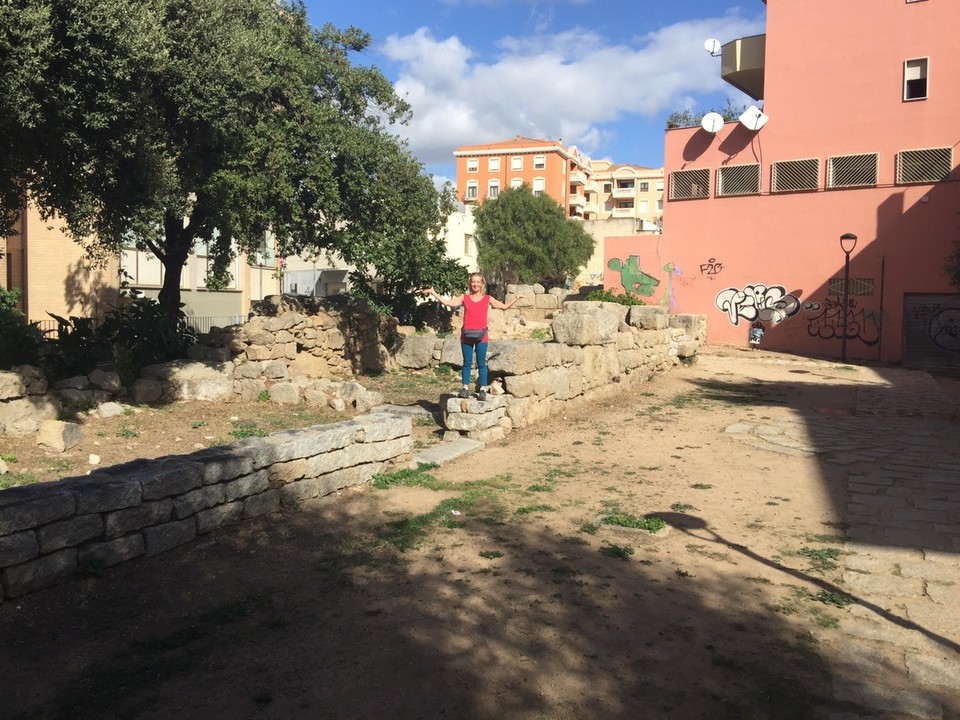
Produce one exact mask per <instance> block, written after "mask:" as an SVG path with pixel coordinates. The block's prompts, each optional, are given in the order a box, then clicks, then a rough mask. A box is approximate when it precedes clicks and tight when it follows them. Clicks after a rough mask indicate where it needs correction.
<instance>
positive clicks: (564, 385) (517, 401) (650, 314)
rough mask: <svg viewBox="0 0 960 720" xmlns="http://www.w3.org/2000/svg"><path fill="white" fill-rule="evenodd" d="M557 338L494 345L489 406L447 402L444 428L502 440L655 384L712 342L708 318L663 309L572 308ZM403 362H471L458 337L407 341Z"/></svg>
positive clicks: (555, 329)
mask: <svg viewBox="0 0 960 720" xmlns="http://www.w3.org/2000/svg"><path fill="white" fill-rule="evenodd" d="M491 332H493V331H492V330H491ZM551 332H552V334H553V338H554V339H553V341H552V342H538V341H535V340H497V339H493V340H491V341H490V345H489V349H488V351H487V357H488V359H487V365H488V369H489V372H490V385H491V393H490V394H489V395H488V397H487V400H486V401H485V402H482V403H481V402H478V401H477V400H475V399H473V398H470V399H467V400H465V399H461V398H457V397H454V396H452V395H444V396H443V397H441V414H442V422H443V424H444V426H445V427H446V428H448V429H450V430H455V431H457V432H458V433H460V434H462V435H466V436H467V437H469V438H473V439H477V440H483V441H490V440H496V439H499V438H502V437H503V436H504V435H505V434H506V433H507V432H509V431H510V430H512V429H514V428H522V427H526V426H527V425H529V424H531V423H534V422H537V421H538V420H542V419H543V418H545V417H547V416H549V415H551V414H553V413H556V412H559V411H561V410H563V408H564V406H565V404H566V403H568V402H574V401H589V400H590V399H592V398H599V397H601V396H604V395H609V394H610V393H611V392H616V390H617V388H618V387H621V386H623V385H625V384H629V383H636V382H643V381H645V380H648V379H649V378H650V377H652V376H653V374H654V373H656V372H659V371H663V370H666V369H668V368H670V367H672V366H673V365H674V364H676V363H678V362H680V361H681V360H683V359H684V358H689V357H692V356H693V355H695V354H696V352H697V350H698V349H699V347H700V345H701V343H702V342H703V341H704V339H705V337H706V317H705V316H703V315H670V314H668V312H667V310H666V308H663V307H649V306H632V307H628V306H625V305H618V304H615V303H601V302H569V303H567V304H566V305H564V312H563V313H562V314H560V315H558V316H557V317H555V318H554V319H553V322H552V324H551ZM396 359H397V362H398V363H399V364H400V365H403V366H406V367H428V366H431V365H438V364H440V363H445V364H449V365H451V366H453V367H457V368H459V367H461V366H462V364H463V360H462V354H461V351H460V340H459V337H458V336H455V335H452V336H447V337H445V338H440V337H437V336H435V335H421V336H413V337H408V338H405V339H404V341H403V344H402V346H401V348H400V349H399V350H398V352H397V355H396Z"/></svg>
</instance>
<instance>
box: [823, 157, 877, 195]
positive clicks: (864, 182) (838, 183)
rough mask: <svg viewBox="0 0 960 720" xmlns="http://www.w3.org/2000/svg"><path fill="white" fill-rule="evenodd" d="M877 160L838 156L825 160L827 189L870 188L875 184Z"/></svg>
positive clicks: (874, 158) (875, 158)
mask: <svg viewBox="0 0 960 720" xmlns="http://www.w3.org/2000/svg"><path fill="white" fill-rule="evenodd" d="M878 164H879V159H878V157H877V154H876V153H871V154H869V155H840V156H838V157H832V158H827V187H828V188H853V187H872V186H875V185H876V184H877V169H878Z"/></svg>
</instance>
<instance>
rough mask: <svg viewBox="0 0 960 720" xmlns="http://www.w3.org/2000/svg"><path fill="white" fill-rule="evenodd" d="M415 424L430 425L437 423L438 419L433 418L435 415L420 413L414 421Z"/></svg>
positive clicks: (419, 425)
mask: <svg viewBox="0 0 960 720" xmlns="http://www.w3.org/2000/svg"><path fill="white" fill-rule="evenodd" d="M413 424H414V426H415V427H430V426H431V425H436V424H437V421H436V420H434V419H433V415H420V416H418V417H417V419H416V420H414V421H413Z"/></svg>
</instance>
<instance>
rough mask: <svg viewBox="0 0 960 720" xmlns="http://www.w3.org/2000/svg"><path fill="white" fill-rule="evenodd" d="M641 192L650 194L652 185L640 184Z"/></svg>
mask: <svg viewBox="0 0 960 720" xmlns="http://www.w3.org/2000/svg"><path fill="white" fill-rule="evenodd" d="M640 192H650V183H648V182H642V183H640Z"/></svg>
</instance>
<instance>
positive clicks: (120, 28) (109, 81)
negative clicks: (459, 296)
mask: <svg viewBox="0 0 960 720" xmlns="http://www.w3.org/2000/svg"><path fill="white" fill-rule="evenodd" d="M7 21H10V22H9V24H8V22H7ZM0 23H2V25H3V29H2V30H0V72H2V77H3V78H4V82H5V84H4V85H2V86H0V90H2V95H0V123H2V125H0V130H9V131H10V132H9V134H6V133H5V137H6V138H7V139H6V140H0V157H4V156H6V157H5V159H0V163H2V164H0V218H2V220H3V221H5V223H4V224H5V226H6V228H9V227H10V224H11V220H12V219H13V218H14V217H15V216H16V212H17V211H18V210H19V209H20V207H21V203H22V198H23V197H24V193H29V195H30V197H31V199H32V200H33V201H34V202H36V203H37V205H38V206H39V207H40V208H41V210H43V211H44V212H46V213H48V214H52V213H57V214H59V215H61V216H62V217H63V218H64V220H65V222H66V224H67V227H68V229H69V231H70V232H71V234H72V235H73V236H74V238H75V239H76V240H78V241H79V242H82V243H85V244H86V246H87V250H88V252H89V254H90V255H91V256H92V257H94V258H97V257H99V258H104V257H107V256H111V255H116V254H117V253H118V252H119V251H120V249H121V248H122V247H123V246H124V245H129V244H135V245H137V246H138V247H140V248H141V249H147V250H150V251H152V252H153V253H154V254H155V255H156V256H157V257H158V258H159V259H160V261H161V262H162V263H163V266H164V271H165V272H164V282H163V287H162V289H161V292H160V298H159V299H160V303H161V305H163V306H164V307H165V308H167V310H168V311H169V312H170V313H171V314H174V313H175V312H176V310H177V308H178V307H179V303H180V289H179V288H180V275H181V270H182V268H183V265H184V263H185V262H186V260H187V258H188V256H189V254H190V253H191V252H192V251H193V248H194V246H195V244H196V243H198V242H204V243H206V244H207V246H208V248H209V250H208V252H209V253H210V254H211V255H212V256H213V258H214V263H213V269H212V272H211V276H210V278H209V279H208V283H209V284H211V286H213V287H216V286H217V285H218V284H222V283H223V282H225V281H226V279H227V270H226V268H227V267H228V265H229V260H230V259H231V258H232V257H233V256H234V254H235V253H236V252H237V251H246V252H255V251H256V250H257V249H258V248H259V247H260V246H261V243H262V242H263V238H264V236H265V233H266V232H267V231H268V230H269V231H271V232H272V233H273V235H274V236H275V237H276V238H277V239H278V242H279V245H280V248H279V250H280V252H281V253H282V254H289V253H296V252H305V253H317V252H321V251H324V250H334V251H338V252H339V253H340V254H341V255H342V256H343V257H344V259H346V260H347V261H348V262H356V264H357V265H358V266H359V267H361V268H362V269H364V270H366V271H367V272H368V273H370V274H371V275H377V274H380V275H384V274H389V275H390V277H391V281H395V278H394V275H393V274H394V272H397V271H398V268H397V267H391V266H390V265H389V263H388V262H387V258H389V257H391V248H393V249H394V250H395V248H396V246H397V244H398V243H404V242H406V243H408V244H409V243H411V242H413V241H414V239H416V240H417V241H419V242H423V243H427V244H428V245H429V242H431V241H428V240H427V238H428V237H431V238H436V237H437V235H438V232H439V228H441V227H442V225H443V220H444V217H445V215H444V213H445V212H446V211H448V210H449V206H448V205H447V204H445V203H444V202H441V201H440V198H439V196H438V193H437V192H436V191H435V190H433V186H432V183H430V181H429V178H427V177H425V176H424V175H423V172H422V167H421V166H420V164H419V163H418V162H417V161H416V159H415V158H414V157H413V156H412V155H411V154H410V153H409V152H408V151H407V149H406V148H405V147H404V146H403V144H402V143H401V142H400V141H399V140H398V139H397V138H396V137H394V136H392V135H391V134H390V133H389V132H388V131H387V127H388V125H389V124H391V123H394V122H403V121H405V119H406V118H407V117H408V115H409V107H408V106H407V104H406V103H405V102H404V101H402V100H401V99H400V98H398V97H397V96H396V94H395V93H394V90H393V87H392V86H391V84H390V83H389V81H388V80H387V79H386V78H385V77H384V76H383V75H382V74H381V73H380V72H379V71H377V70H376V69H375V68H370V67H364V66H355V65H353V64H352V62H351V54H352V53H355V52H359V51H361V50H363V49H364V48H365V47H366V46H367V44H368V43H369V36H367V35H366V34H364V33H362V32H360V31H359V30H356V29H353V28H350V29H348V30H345V31H339V30H337V29H335V28H333V27H331V26H325V27H324V28H323V29H322V30H316V29H314V28H312V27H311V26H310V25H309V23H308V21H307V18H306V11H305V9H304V7H303V5H302V3H299V2H286V1H285V0H281V2H277V0H8V2H5V3H0ZM30 38H32V39H34V40H39V42H37V43H35V44H34V45H33V46H29V47H32V49H29V50H27V49H24V47H25V46H24V45H23V41H24V39H30ZM11 50H13V51H15V52H14V53H13V54H12V55H11V53H10V52H9V51H11ZM17 53H19V54H20V55H22V56H23V57H17V56H16V54H17ZM11 69H14V70H15V71H16V72H15V73H14V74H12V75H8V74H7V73H8V71H10V70H11ZM21 103H22V108H20V109H19V110H17V111H16V112H15V113H14V114H12V115H8V113H7V111H8V110H10V109H16V108H17V107H19V106H20V104H21ZM7 151H10V152H9V153H8V152H7ZM432 242H434V243H439V242H440V241H439V240H433V241H432ZM394 254H395V253H394ZM401 270H402V269H401ZM436 270H437V269H434V271H436ZM439 270H440V271H444V270H445V268H443V267H441V268H439ZM405 272H406V273H407V275H408V276H409V275H414V277H407V278H406V281H405V282H406V283H407V284H409V286H410V289H411V290H412V289H413V287H414V286H416V285H417V284H419V282H420V281H421V278H420V277H416V275H417V274H418V272H419V274H421V275H422V274H423V271H422V270H418V269H416V268H414V269H411V268H406V269H405ZM430 272H431V271H429V270H428V271H427V274H429V273H430Z"/></svg>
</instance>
